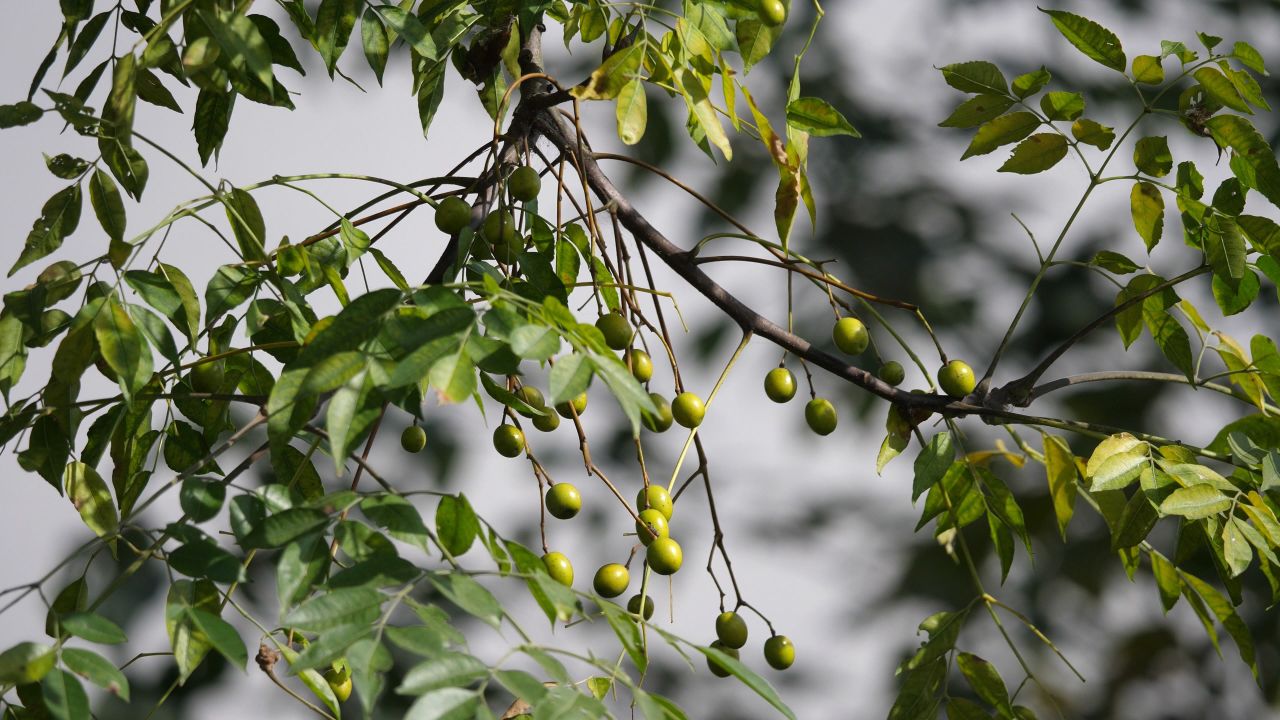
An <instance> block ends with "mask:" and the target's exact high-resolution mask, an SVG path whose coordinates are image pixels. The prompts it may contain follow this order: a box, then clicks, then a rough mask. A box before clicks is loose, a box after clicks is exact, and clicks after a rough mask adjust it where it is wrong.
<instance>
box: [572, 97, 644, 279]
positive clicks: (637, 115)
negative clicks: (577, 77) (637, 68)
mask: <svg viewBox="0 0 1280 720" xmlns="http://www.w3.org/2000/svg"><path fill="white" fill-rule="evenodd" d="M615 115H616V116H617V120H618V139H620V140H622V143H623V144H624V145H635V144H636V143H638V142H640V138H642V137H644V131H645V127H646V126H647V125H648V122H649V105H648V100H647V99H646V98H645V92H644V82H642V81H641V80H640V79H639V78H635V79H633V80H631V81H629V82H628V83H627V84H625V85H623V86H622V89H621V90H619V91H618V103H617V108H616V111H615ZM558 258H559V256H558V255H557V259H558Z"/></svg>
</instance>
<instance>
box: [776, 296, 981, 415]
mask: <svg viewBox="0 0 1280 720" xmlns="http://www.w3.org/2000/svg"><path fill="white" fill-rule="evenodd" d="M831 339H832V340H833V341H834V342H835V344H836V347H837V348H839V349H840V351H841V352H843V353H845V354H846V355H861V354H862V353H863V352H864V351H865V350H866V349H867V347H868V346H869V345H870V343H871V335H870V333H868V332H867V326H866V325H864V324H863V323H862V321H861V320H859V319H857V318H854V317H843V318H840V319H839V320H838V321H836V324H835V327H833V328H832V329H831ZM876 376H877V377H878V378H880V379H881V380H883V381H884V382H885V383H888V384H889V385H892V386H895V387H896V386H898V385H899V384H901V383H902V381H903V380H905V379H906V376H907V373H906V370H905V369H904V368H903V367H902V363H900V362H898V361H897V360H888V361H886V362H884V363H882V364H881V365H880V367H879V368H878V369H877V370H876ZM938 385H939V387H941V388H942V391H943V392H944V393H946V394H947V395H950V396H953V397H964V396H965V395H968V394H969V393H971V392H973V389H974V388H975V387H976V386H977V381H976V378H975V377H974V374H973V368H971V367H969V365H968V363H966V362H964V361H963V360H951V361H949V362H947V363H946V364H945V365H943V366H942V367H941V368H940V369H939V370H938ZM764 394H765V395H766V396H768V398H769V399H770V400H772V401H774V402H776V403H785V402H789V401H790V400H791V399H792V398H794V397H795V396H796V376H795V374H794V373H792V372H791V371H790V370H788V369H787V368H786V366H783V365H779V366H778V367H776V368H774V369H772V370H770V371H769V372H768V373H766V374H765V376H764ZM804 419H805V422H806V423H807V424H808V425H809V429H811V430H813V431H814V432H815V433H817V434H819V435H830V434H831V433H833V432H835V429H836V422H837V420H838V418H837V416H836V408H835V406H834V405H832V404H831V401H830V400H827V399H826V398H821V397H816V396H815V397H814V398H813V399H812V400H810V401H809V402H808V404H806V405H805V407H804Z"/></svg>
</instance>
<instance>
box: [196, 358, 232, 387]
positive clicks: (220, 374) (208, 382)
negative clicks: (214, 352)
mask: <svg viewBox="0 0 1280 720" xmlns="http://www.w3.org/2000/svg"><path fill="white" fill-rule="evenodd" d="M226 377H227V375H226V372H225V371H224V370H223V368H222V361H221V360H215V361H213V362H202V363H200V364H199V365H196V366H195V367H193V368H191V389H192V390H195V391H196V392H198V393H216V392H218V391H219V390H221V389H222V381H223V380H225V379H226Z"/></svg>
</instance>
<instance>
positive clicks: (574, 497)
mask: <svg viewBox="0 0 1280 720" xmlns="http://www.w3.org/2000/svg"><path fill="white" fill-rule="evenodd" d="M580 510H582V495H581V493H579V492H578V488H576V487H574V486H572V485H570V484H569V483H566V482H562V483H556V484H555V485H552V486H551V489H550V490H548V491H547V512H549V513H551V515H552V517H556V518H559V519H561V520H568V519H569V518H571V517H573V516H574V515H577V514H578V512H579V511H580Z"/></svg>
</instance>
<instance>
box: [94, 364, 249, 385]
mask: <svg viewBox="0 0 1280 720" xmlns="http://www.w3.org/2000/svg"><path fill="white" fill-rule="evenodd" d="M104 374H105V373H104ZM190 378H191V389H192V390H195V391H196V392H198V393H216V392H218V391H219V390H221V389H222V381H223V380H225V379H226V372H225V371H224V370H223V369H222V361H221V360H216V361H214V362H202V363H200V364H199V365H196V366H195V367H193V368H191V376H190ZM111 379H113V380H114V379H115V378H114V377H113V378H111Z"/></svg>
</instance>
